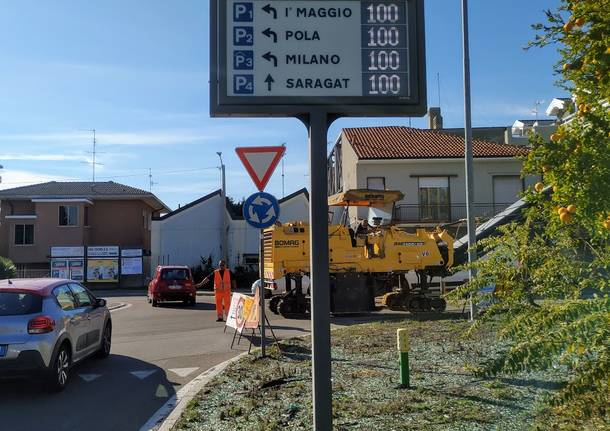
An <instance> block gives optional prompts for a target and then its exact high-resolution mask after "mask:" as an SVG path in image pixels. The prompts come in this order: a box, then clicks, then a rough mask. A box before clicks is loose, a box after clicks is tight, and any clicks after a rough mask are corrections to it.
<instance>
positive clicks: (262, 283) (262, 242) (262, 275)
mask: <svg viewBox="0 0 610 431" xmlns="http://www.w3.org/2000/svg"><path fill="white" fill-rule="evenodd" d="M264 233H265V230H264V229H261V238H260V253H259V257H258V259H259V265H258V266H259V270H260V277H259V281H260V285H259V289H258V290H259V295H260V307H261V313H260V321H261V356H262V357H263V358H264V357H265V356H266V352H265V340H266V339H265V237H264Z"/></svg>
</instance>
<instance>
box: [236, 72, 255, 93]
mask: <svg viewBox="0 0 610 431" xmlns="http://www.w3.org/2000/svg"><path fill="white" fill-rule="evenodd" d="M233 92H234V93H235V94H254V75H233Z"/></svg>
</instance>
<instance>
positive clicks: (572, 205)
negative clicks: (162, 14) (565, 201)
mask: <svg viewBox="0 0 610 431" xmlns="http://www.w3.org/2000/svg"><path fill="white" fill-rule="evenodd" d="M566 209H567V210H568V212H569V213H570V214H574V213H575V212H576V205H574V204H571V205H568V207H567V208H566Z"/></svg>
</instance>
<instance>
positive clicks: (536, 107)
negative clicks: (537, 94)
mask: <svg viewBox="0 0 610 431" xmlns="http://www.w3.org/2000/svg"><path fill="white" fill-rule="evenodd" d="M543 103H544V100H536V101H535V102H534V107H533V108H532V110H531V111H530V113H531V114H532V115H533V116H535V117H536V120H537V119H538V112H539V110H540V106H542V104H543Z"/></svg>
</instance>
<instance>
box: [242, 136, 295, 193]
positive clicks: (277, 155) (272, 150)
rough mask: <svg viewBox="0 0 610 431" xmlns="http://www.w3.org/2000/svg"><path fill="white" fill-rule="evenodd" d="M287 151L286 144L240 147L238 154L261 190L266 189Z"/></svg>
mask: <svg viewBox="0 0 610 431" xmlns="http://www.w3.org/2000/svg"><path fill="white" fill-rule="evenodd" d="M284 151H286V147H285V146H283V145H282V146H276V147H238V148H235V152H236V153H237V156H238V157H239V159H240V160H241V162H242V163H243V164H244V167H245V168H246V171H248V174H249V175H250V178H252V181H253V182H254V185H255V186H256V188H257V189H258V190H259V191H261V192H262V191H263V190H265V186H266V185H267V183H268V182H269V179H270V178H271V175H272V174H273V171H274V170H275V168H276V167H277V165H278V163H279V162H280V160H282V156H283V155H284Z"/></svg>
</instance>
